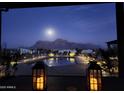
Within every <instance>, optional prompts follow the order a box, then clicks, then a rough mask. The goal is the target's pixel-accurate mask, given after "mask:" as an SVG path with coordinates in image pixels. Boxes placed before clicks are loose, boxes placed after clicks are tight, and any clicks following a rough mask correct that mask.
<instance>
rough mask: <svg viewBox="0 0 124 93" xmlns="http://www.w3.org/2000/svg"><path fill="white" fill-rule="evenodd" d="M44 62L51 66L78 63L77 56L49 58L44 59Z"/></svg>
mask: <svg viewBox="0 0 124 93" xmlns="http://www.w3.org/2000/svg"><path fill="white" fill-rule="evenodd" d="M44 63H45V64H46V65H47V66H49V67H52V66H63V65H70V64H76V60H75V58H48V59H45V60H44Z"/></svg>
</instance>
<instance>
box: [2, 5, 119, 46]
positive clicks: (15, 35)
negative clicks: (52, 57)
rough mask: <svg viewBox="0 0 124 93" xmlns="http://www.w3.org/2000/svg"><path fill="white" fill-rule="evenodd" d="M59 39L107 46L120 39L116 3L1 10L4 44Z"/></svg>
mask: <svg viewBox="0 0 124 93" xmlns="http://www.w3.org/2000/svg"><path fill="white" fill-rule="evenodd" d="M58 38H61V39H64V40H67V41H70V42H76V43H91V44H95V45H100V46H102V47H107V46H106V42H108V41H111V40H116V39H117V34H116V13H115V4H114V3H111V4H98V5H97V4H94V5H72V6H56V7H44V8H22V9H10V10H9V11H8V12H2V47H5V46H6V47H7V48H17V47H21V46H24V47H30V46H32V45H33V44H35V43H36V42H37V41H39V40H42V41H54V40H56V39H58Z"/></svg>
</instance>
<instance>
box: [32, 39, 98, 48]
mask: <svg viewBox="0 0 124 93" xmlns="http://www.w3.org/2000/svg"><path fill="white" fill-rule="evenodd" d="M31 48H43V49H75V48H79V49H97V48H100V46H98V45H95V44H90V43H89V44H82V43H75V42H69V41H67V40H64V39H56V40H55V41H41V40H39V41H37V42H36V43H35V44H34V45H33V46H32V47H31Z"/></svg>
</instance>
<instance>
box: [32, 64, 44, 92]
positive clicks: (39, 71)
mask: <svg viewBox="0 0 124 93" xmlns="http://www.w3.org/2000/svg"><path fill="white" fill-rule="evenodd" d="M32 76H33V89H34V90H46V73H45V66H44V63H43V62H38V63H36V64H35V66H34V67H33V69H32Z"/></svg>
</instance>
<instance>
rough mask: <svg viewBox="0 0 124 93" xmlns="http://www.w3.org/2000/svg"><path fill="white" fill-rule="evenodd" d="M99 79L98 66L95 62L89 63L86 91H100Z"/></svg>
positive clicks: (100, 75)
mask: <svg viewBox="0 0 124 93" xmlns="http://www.w3.org/2000/svg"><path fill="white" fill-rule="evenodd" d="M101 77H102V71H101V68H100V66H99V65H98V64H96V62H95V61H92V62H90V65H89V67H88V73H87V81H88V90H90V91H98V90H101Z"/></svg>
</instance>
